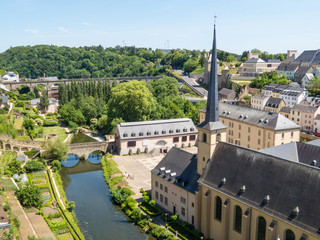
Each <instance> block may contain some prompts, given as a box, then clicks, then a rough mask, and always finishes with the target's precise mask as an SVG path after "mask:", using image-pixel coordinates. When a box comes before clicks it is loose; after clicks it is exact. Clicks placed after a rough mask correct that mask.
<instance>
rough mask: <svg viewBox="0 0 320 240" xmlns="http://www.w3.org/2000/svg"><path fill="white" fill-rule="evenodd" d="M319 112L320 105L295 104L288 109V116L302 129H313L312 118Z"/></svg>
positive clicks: (312, 130)
mask: <svg viewBox="0 0 320 240" xmlns="http://www.w3.org/2000/svg"><path fill="white" fill-rule="evenodd" d="M317 114H320V107H312V106H306V105H302V104H297V105H295V106H294V107H292V108H291V110H290V117H291V120H292V121H293V122H295V123H296V124H298V125H300V126H301V128H302V130H304V131H311V132H314V131H315V125H314V119H315V117H316V116H317Z"/></svg>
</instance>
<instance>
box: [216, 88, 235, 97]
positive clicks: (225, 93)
mask: <svg viewBox="0 0 320 240" xmlns="http://www.w3.org/2000/svg"><path fill="white" fill-rule="evenodd" d="M219 94H221V95H225V96H228V95H230V94H235V91H234V90H232V89H228V88H222V89H221V90H220V91H219Z"/></svg>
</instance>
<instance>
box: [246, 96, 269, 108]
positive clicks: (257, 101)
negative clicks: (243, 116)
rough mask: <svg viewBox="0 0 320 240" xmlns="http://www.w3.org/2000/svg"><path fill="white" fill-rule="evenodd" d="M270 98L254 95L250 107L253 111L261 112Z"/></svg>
mask: <svg viewBox="0 0 320 240" xmlns="http://www.w3.org/2000/svg"><path fill="white" fill-rule="evenodd" d="M270 97H271V94H270V95H268V96H267V95H264V94H256V95H254V96H253V97H252V98H251V107H252V108H254V109H259V110H263V108H264V106H265V105H266V103H267V101H268V99H269V98H270Z"/></svg>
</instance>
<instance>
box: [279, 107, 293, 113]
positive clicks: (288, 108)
mask: <svg viewBox="0 0 320 240" xmlns="http://www.w3.org/2000/svg"><path fill="white" fill-rule="evenodd" d="M290 110H291V108H290V107H282V108H281V109H280V112H284V113H290Z"/></svg>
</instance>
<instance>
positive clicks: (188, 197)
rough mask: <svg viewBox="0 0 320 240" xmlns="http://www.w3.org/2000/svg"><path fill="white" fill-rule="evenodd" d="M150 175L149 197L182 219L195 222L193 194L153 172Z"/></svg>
mask: <svg viewBox="0 0 320 240" xmlns="http://www.w3.org/2000/svg"><path fill="white" fill-rule="evenodd" d="M151 175H152V178H151V181H152V182H151V186H152V188H151V189H152V191H151V197H152V199H153V200H155V201H156V203H157V205H159V206H160V207H162V208H163V209H165V210H166V211H168V212H171V213H172V214H177V215H179V219H181V220H182V221H186V222H189V223H191V224H195V194H193V193H191V192H188V191H186V190H185V189H183V188H181V187H179V186H177V185H175V184H173V183H171V182H169V181H167V180H166V179H165V178H162V177H161V176H158V175H156V174H154V173H152V174H151Z"/></svg>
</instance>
